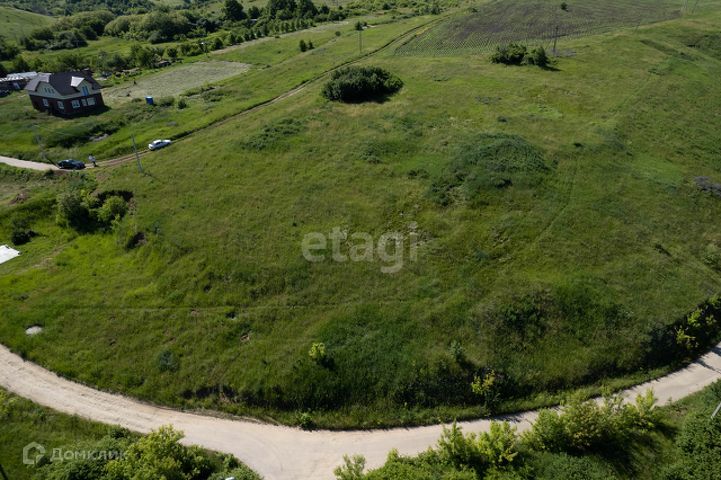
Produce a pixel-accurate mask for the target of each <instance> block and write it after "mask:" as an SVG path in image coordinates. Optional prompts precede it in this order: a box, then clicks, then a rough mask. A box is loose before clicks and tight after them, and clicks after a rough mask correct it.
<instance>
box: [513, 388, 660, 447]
mask: <svg viewBox="0 0 721 480" xmlns="http://www.w3.org/2000/svg"><path fill="white" fill-rule="evenodd" d="M654 404H655V399H654V397H653V393H652V392H651V391H650V390H649V391H648V392H647V393H646V395H643V396H641V395H639V396H638V397H637V398H636V403H635V404H624V403H622V401H621V399H620V398H618V397H607V398H605V399H604V401H603V402H593V401H586V402H582V401H579V400H573V401H571V402H570V403H569V404H567V405H566V406H565V407H564V408H563V410H562V411H560V412H559V411H555V410H542V411H541V412H540V413H539V415H538V419H537V420H536V422H535V423H534V424H533V429H532V430H531V431H530V432H529V433H528V434H527V435H526V441H527V442H528V444H529V445H531V447H532V448H534V449H536V450H539V451H550V452H568V453H588V452H599V451H604V450H605V451H613V450H614V449H617V448H621V447H622V446H623V445H624V444H626V443H628V442H629V441H630V440H631V439H632V438H633V436H634V435H637V434H639V433H643V432H648V431H650V430H653V429H654V428H656V427H657V422H658V418H657V416H656V412H655V410H654Z"/></svg>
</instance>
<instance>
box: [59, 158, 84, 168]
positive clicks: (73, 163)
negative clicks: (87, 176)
mask: <svg viewBox="0 0 721 480" xmlns="http://www.w3.org/2000/svg"><path fill="white" fill-rule="evenodd" d="M58 167H60V168H62V169H63V170H82V169H83V168H85V164H84V163H83V162H81V161H80V160H73V159H70V158H69V159H67V160H61V161H59V162H58Z"/></svg>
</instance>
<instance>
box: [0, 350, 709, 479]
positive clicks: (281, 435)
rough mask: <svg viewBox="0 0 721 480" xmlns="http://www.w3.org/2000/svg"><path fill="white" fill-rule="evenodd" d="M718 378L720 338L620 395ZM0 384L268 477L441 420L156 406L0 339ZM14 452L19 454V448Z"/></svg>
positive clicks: (416, 447) (419, 438)
mask: <svg viewBox="0 0 721 480" xmlns="http://www.w3.org/2000/svg"><path fill="white" fill-rule="evenodd" d="M719 379H721V344H719V345H717V346H716V347H715V348H714V349H713V350H712V351H711V352H709V353H707V354H706V355H704V356H703V357H702V358H700V359H699V360H698V361H696V362H695V363H693V364H691V365H689V366H688V367H686V368H684V369H682V370H679V371H678V372H675V373H673V374H670V375H667V376H665V377H662V378H660V379H658V380H655V381H652V382H648V383H645V384H642V385H639V386H637V387H635V388H632V389H629V390H626V391H625V392H623V395H624V397H626V398H634V397H635V396H636V395H637V394H639V393H642V392H645V391H646V390H647V389H649V388H650V389H652V390H653V391H654V392H655V394H656V396H657V397H658V398H659V403H661V404H667V403H669V402H671V401H673V400H678V399H680V398H683V397H685V396H687V395H689V394H691V393H694V392H697V391H699V390H701V389H702V388H704V387H706V386H708V385H710V384H711V383H713V382H714V381H716V380H719ZM0 386H2V387H4V388H6V389H8V390H10V391H11V392H14V393H16V394H17V395H20V396H22V397H25V398H28V399H30V400H32V401H34V402H36V403H38V404H40V405H45V406H46V407H50V408H52V409H55V410H58V411H61V412H65V413H69V414H75V415H79V416H82V417H85V418H88V419H90V420H94V421H97V422H102V423H107V424H115V425H121V426H123V427H125V428H128V429H131V430H134V431H137V432H148V431H150V430H152V429H156V428H158V427H159V426H161V425H168V424H171V425H173V426H175V427H176V428H178V429H180V430H182V431H183V432H185V440H184V442H185V443H186V444H196V445H201V446H203V447H206V448H209V449H212V450H217V451H220V452H226V453H230V454H233V455H235V456H236V457H238V458H239V459H240V460H242V461H243V462H245V463H246V464H247V465H249V466H250V467H251V468H253V469H254V470H256V471H257V472H259V473H260V474H261V475H263V476H264V477H265V479H266V480H322V479H331V478H333V473H332V472H333V468H334V467H335V466H336V465H338V464H340V463H341V461H342V458H343V455H344V454H356V453H358V454H362V455H365V457H366V459H367V460H368V466H369V467H376V466H379V465H381V464H382V463H383V462H384V460H385V458H386V456H387V454H388V452H389V451H390V450H391V449H392V448H397V449H398V450H399V451H400V452H401V453H402V454H415V453H418V452H421V451H423V450H425V449H427V448H428V447H429V446H432V445H434V444H435V443H436V440H437V439H438V437H439V435H440V433H441V429H442V426H441V425H434V426H429V427H418V428H410V429H403V428H397V429H391V430H373V431H355V432H330V431H318V432H305V431H302V430H298V429H295V428H290V427H283V426H276V425H268V424H262V423H257V422H252V421H248V420H233V419H222V418H215V417H211V416H204V415H198V414H194V413H187V412H181V411H175V410H171V409H166V408H160V407H156V406H152V405H148V404H145V403H142V402H139V401H137V400H133V399H131V398H128V397H125V396H121V395H116V394H111V393H107V392H101V391H98V390H94V389H92V388H89V387H87V386H84V385H80V384H78V383H74V382H71V381H69V380H66V379H63V378H60V377H58V376H57V375H55V374H54V373H52V372H50V371H48V370H45V369H43V368H42V367H40V366H38V365H36V364H33V363H30V362H26V361H24V360H23V359H22V358H20V357H19V356H18V355H15V354H14V353H12V352H10V351H9V350H8V349H7V348H5V347H4V346H1V345H0ZM535 418H536V412H525V413H521V414H518V415H515V416H510V417H505V418H504V419H507V420H509V421H511V422H513V423H514V424H515V425H516V426H517V427H518V429H519V430H524V429H527V428H528V427H529V426H530V425H531V422H533V420H534V419H535ZM489 424H490V422H489V420H476V421H470V422H462V423H461V426H462V427H463V429H464V430H465V431H467V432H471V431H473V432H480V431H484V430H486V429H487V428H488V426H489ZM18 455H20V452H18Z"/></svg>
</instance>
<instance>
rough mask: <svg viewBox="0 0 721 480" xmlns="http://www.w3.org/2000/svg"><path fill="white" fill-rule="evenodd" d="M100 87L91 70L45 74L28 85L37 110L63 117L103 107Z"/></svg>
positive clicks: (82, 113)
mask: <svg viewBox="0 0 721 480" xmlns="http://www.w3.org/2000/svg"><path fill="white" fill-rule="evenodd" d="M100 88H101V87H100V84H99V83H98V82H96V81H95V79H94V78H93V77H92V76H91V75H90V72H88V71H82V72H60V73H41V74H39V75H38V76H37V77H35V78H33V79H32V80H30V82H28V85H27V87H25V89H26V90H27V91H28V94H29V95H30V101H31V102H32V104H33V107H35V109H36V110H39V111H41V112H48V113H51V114H53V115H58V116H61V117H74V116H77V115H84V114H87V113H90V112H93V111H95V110H98V109H99V108H102V107H103V106H104V105H105V104H104V103H103V95H102V94H101V93H100Z"/></svg>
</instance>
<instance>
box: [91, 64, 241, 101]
mask: <svg viewBox="0 0 721 480" xmlns="http://www.w3.org/2000/svg"><path fill="white" fill-rule="evenodd" d="M248 68H250V65H248V64H246V63H238V62H222V61H215V62H193V63H190V64H187V65H181V66H178V67H176V68H171V69H168V70H167V71H160V72H158V73H155V74H152V75H145V76H143V77H142V78H140V79H138V80H137V81H136V82H134V83H133V84H132V85H131V84H130V83H129V82H128V83H126V84H125V85H122V86H117V87H113V88H109V89H107V90H104V91H103V98H105V99H106V101H107V102H108V104H109V105H113V103H115V102H122V101H129V100H132V99H134V98H141V99H142V98H145V97H146V96H151V97H156V98H158V97H174V96H176V95H178V94H179V93H184V92H187V91H188V90H192V89H196V88H198V87H202V86H205V85H211V84H214V83H218V82H220V81H222V80H225V79H227V78H230V77H234V76H236V75H240V74H242V73H244V72H247V71H248Z"/></svg>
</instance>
